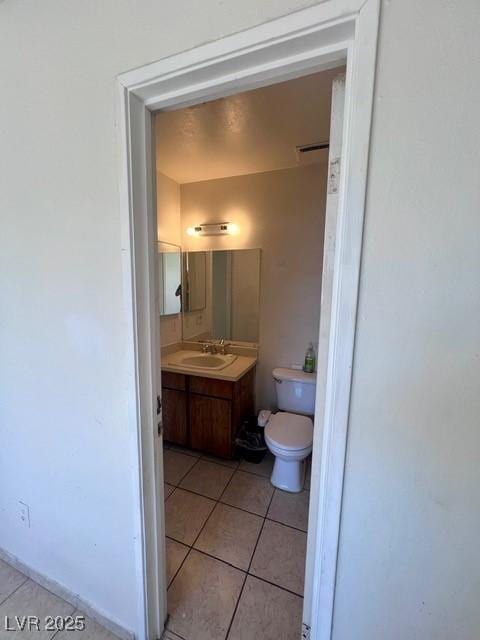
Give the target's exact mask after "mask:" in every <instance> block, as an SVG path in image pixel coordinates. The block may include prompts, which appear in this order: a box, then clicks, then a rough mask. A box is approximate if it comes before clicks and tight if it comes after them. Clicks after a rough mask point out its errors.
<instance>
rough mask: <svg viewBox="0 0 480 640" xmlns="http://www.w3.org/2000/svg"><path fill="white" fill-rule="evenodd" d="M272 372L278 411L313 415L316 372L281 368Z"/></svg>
mask: <svg viewBox="0 0 480 640" xmlns="http://www.w3.org/2000/svg"><path fill="white" fill-rule="evenodd" d="M272 374H273V379H274V380H275V389H276V392H277V403H278V408H279V409H280V411H289V412H291V413H302V414H305V415H307V416H313V414H314V413H315V388H316V374H315V373H305V372H304V371H297V370H295V369H281V368H278V369H274V370H273V372H272Z"/></svg>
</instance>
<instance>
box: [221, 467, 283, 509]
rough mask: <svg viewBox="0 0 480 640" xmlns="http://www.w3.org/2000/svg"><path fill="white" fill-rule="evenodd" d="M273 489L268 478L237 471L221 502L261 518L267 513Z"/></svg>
mask: <svg viewBox="0 0 480 640" xmlns="http://www.w3.org/2000/svg"><path fill="white" fill-rule="evenodd" d="M272 494H273V487H272V485H271V484H270V481H269V480H267V479H266V478H261V477H260V476H256V475H253V474H252V473H245V472H244V471H237V472H236V473H235V475H234V476H233V478H232V480H231V481H230V484H229V485H228V487H227V488H226V490H225V493H224V494H223V495H222V497H221V501H222V502H224V503H225V504H229V505H231V506H233V507H240V508H241V509H246V510H247V511H251V512H252V513H256V514H258V515H259V516H264V515H266V513H267V509H268V505H269V502H270V498H271V497H272Z"/></svg>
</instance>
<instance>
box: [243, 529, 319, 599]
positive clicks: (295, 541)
mask: <svg viewBox="0 0 480 640" xmlns="http://www.w3.org/2000/svg"><path fill="white" fill-rule="evenodd" d="M306 548H307V534H306V533H304V532H303V531H297V529H291V528H290V527H286V526H285V525H283V524H278V523H277V522H271V521H270V520H265V525H264V527H263V530H262V534H261V536H260V540H259V541H258V545H257V548H256V550H255V555H254V556H253V560H252V566H251V568H250V573H252V574H253V575H256V576H258V577H259V578H264V579H265V580H268V581H269V582H273V583H274V584H277V585H278V586H279V587H285V589H290V590H291V591H294V592H295V593H298V594H300V595H303V584H304V581H305V554H306Z"/></svg>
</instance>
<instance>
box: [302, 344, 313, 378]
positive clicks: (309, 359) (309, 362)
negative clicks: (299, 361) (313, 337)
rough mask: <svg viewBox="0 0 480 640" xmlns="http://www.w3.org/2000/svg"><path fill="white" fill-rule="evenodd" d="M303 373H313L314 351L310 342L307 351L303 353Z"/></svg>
mask: <svg viewBox="0 0 480 640" xmlns="http://www.w3.org/2000/svg"><path fill="white" fill-rule="evenodd" d="M303 370H304V371H305V373H313V372H314V371H315V350H314V348H313V343H312V342H310V344H309V345H308V349H307V351H306V353H305V363H304V365H303Z"/></svg>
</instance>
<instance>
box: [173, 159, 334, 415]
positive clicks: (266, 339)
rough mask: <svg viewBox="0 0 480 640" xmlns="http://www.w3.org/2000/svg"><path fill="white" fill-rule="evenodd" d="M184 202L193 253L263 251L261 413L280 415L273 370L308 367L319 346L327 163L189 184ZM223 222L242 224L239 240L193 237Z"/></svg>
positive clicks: (185, 240) (184, 190)
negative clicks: (308, 355) (312, 347)
mask: <svg viewBox="0 0 480 640" xmlns="http://www.w3.org/2000/svg"><path fill="white" fill-rule="evenodd" d="M325 156H326V154H325ZM180 194H181V215H182V233H183V237H182V244H183V246H184V248H185V250H188V249H192V250H193V249H197V250H205V249H245V248H250V249H252V248H260V249H261V250H262V254H261V282H260V292H261V293H260V334H259V337H260V340H259V344H260V352H259V363H258V367H257V405H258V406H259V407H260V408H262V407H263V408H268V407H271V408H273V407H274V406H275V390H274V385H273V380H272V370H273V368H274V367H277V366H284V367H289V366H291V365H292V364H303V360H304V356H305V350H306V348H307V347H308V343H309V342H310V341H313V342H316V341H317V339H318V322H319V317H320V293H321V272H322V256H323V227H324V224H325V196H326V158H325V163H324V164H319V165H310V166H305V167H300V168H296V169H284V170H281V171H269V172H265V173H258V174H251V175H246V176H236V177H232V178H221V179H219V180H206V181H204V182H194V183H190V184H182V185H181V187H180ZM219 220H227V221H229V222H234V223H236V224H237V225H238V234H237V235H235V236H210V237H200V236H199V237H190V236H188V235H187V234H186V229H187V228H188V227H190V226H194V225H195V224H198V223H202V222H218V221H219Z"/></svg>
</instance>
